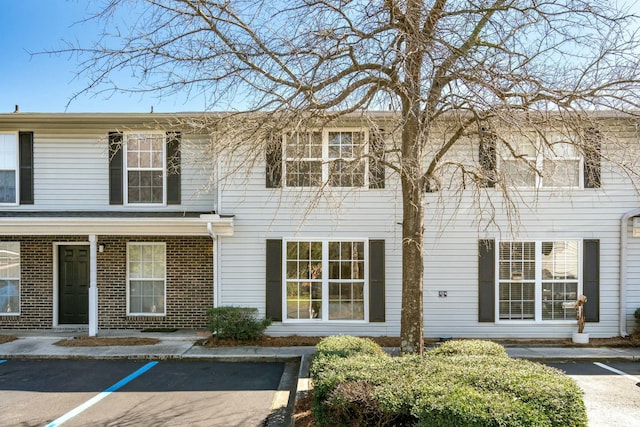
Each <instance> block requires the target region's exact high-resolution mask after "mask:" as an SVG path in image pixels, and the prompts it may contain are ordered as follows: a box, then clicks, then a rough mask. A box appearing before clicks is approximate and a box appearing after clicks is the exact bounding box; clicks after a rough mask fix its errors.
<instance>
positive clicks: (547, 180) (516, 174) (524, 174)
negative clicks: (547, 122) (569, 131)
mask: <svg viewBox="0 0 640 427" xmlns="http://www.w3.org/2000/svg"><path fill="white" fill-rule="evenodd" d="M544 140H545V141H544V142H543V139H542V137H540V136H535V135H529V136H526V135H520V136H517V137H514V138H512V140H511V141H509V142H508V143H509V144H510V146H511V148H512V149H513V150H514V153H515V154H514V153H512V152H511V151H510V150H509V149H507V148H506V147H502V149H501V151H502V159H501V164H500V168H501V170H502V173H503V174H504V176H505V177H506V178H507V179H509V181H510V182H511V184H512V185H513V186H515V187H529V188H535V187H542V188H578V187H580V185H581V175H582V168H583V166H582V160H581V157H580V155H579V153H578V150H577V149H576V146H575V142H574V143H570V142H566V138H562V137H561V136H560V135H550V136H549V137H545V138H544ZM532 166H533V167H532ZM534 167H535V170H534ZM536 170H538V171H540V174H539V173H537V172H536Z"/></svg>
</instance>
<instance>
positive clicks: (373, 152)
mask: <svg viewBox="0 0 640 427" xmlns="http://www.w3.org/2000/svg"><path fill="white" fill-rule="evenodd" d="M369 155H370V156H371V157H369V188H384V181H385V176H384V174H385V172H384V130H382V129H376V130H374V131H372V132H371V134H370V136H369Z"/></svg>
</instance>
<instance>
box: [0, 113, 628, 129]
mask: <svg viewBox="0 0 640 427" xmlns="http://www.w3.org/2000/svg"><path fill="white" fill-rule="evenodd" d="M265 113H266V112H265ZM455 113H456V112H453V111H452V112H449V113H445V114H444V115H443V117H446V116H447V115H453V114H455ZM525 113H526V114H531V113H539V114H551V115H554V114H555V112H554V111H540V110H535V111H529V112H525ZM584 113H588V114H589V116H590V117H592V118H596V119H631V118H640V111H629V112H622V111H619V110H594V111H590V112H584ZM236 114H245V113H243V112H233V111H201V112H174V113H125V112H122V113H64V112H60V113H38V112H16V113H0V124H9V123H11V124H28V123H37V124H47V123H52V124H61V123H64V124H67V125H72V124H85V125H86V124H113V123H122V124H130V123H131V124H140V123H152V122H171V121H179V120H185V119H198V118H201V119H206V118H209V119H212V118H216V117H224V116H232V115H236ZM246 114H260V113H257V112H256V113H246ZM459 114H462V115H467V114H471V113H468V112H458V115H459ZM363 115H364V116H367V117H370V118H373V119H379V120H390V119H393V118H394V116H399V113H398V112H396V111H383V110H370V111H360V112H350V113H347V114H345V115H343V116H341V118H344V119H355V118H358V117H361V116H363ZM336 120H340V117H339V118H336Z"/></svg>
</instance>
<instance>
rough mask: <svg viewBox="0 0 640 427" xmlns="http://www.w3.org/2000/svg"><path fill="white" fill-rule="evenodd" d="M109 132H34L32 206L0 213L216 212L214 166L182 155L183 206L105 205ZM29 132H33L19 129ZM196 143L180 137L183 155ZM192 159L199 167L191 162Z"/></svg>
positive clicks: (107, 179) (69, 129)
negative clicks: (15, 211)
mask: <svg viewBox="0 0 640 427" xmlns="http://www.w3.org/2000/svg"><path fill="white" fill-rule="evenodd" d="M114 129H115V127H114V128H112V129H108V128H105V129H100V130H95V129H82V128H79V129H75V128H68V127H63V128H59V129H46V128H38V129H33V131H34V144H33V158H34V165H33V166H34V172H33V174H34V201H35V203H34V204H33V205H23V206H16V207H3V209H5V210H18V211H19V210H29V211H48V210H52V211H56V210H84V211H87V210H99V211H113V210H130V211H134V210H135V211H142V210H147V211H157V210H166V211H203V212H208V211H212V210H215V194H216V193H215V189H214V188H213V187H212V186H211V184H210V182H211V179H210V178H211V176H212V174H213V171H214V168H213V167H212V165H213V162H210V161H209V162H206V163H207V164H206V166H207V168H206V170H205V168H204V167H203V163H204V162H203V160H202V159H201V156H197V155H194V154H193V153H192V152H190V151H184V152H183V153H182V203H181V204H180V205H170V206H164V207H145V208H141V207H136V206H122V205H120V206H117V205H110V204H109V159H108V157H109V152H108V140H107V139H108V137H107V135H108V132H109V130H114ZM21 130H32V129H21ZM197 142H198V140H190V139H189V137H188V136H187V135H183V144H182V146H183V147H185V148H183V150H194V149H196V145H197ZM194 158H199V159H200V162H199V163H195V162H194Z"/></svg>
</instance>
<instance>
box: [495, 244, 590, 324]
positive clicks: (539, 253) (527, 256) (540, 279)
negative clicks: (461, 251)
mask: <svg viewBox="0 0 640 427" xmlns="http://www.w3.org/2000/svg"><path fill="white" fill-rule="evenodd" d="M579 273H580V268H579V242H578V241H543V242H500V244H499V246H498V318H499V319H500V320H570V319H572V318H573V317H575V313H574V311H573V309H572V308H566V307H567V305H566V304H565V303H567V302H575V301H576V299H577V297H578V286H579Z"/></svg>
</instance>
